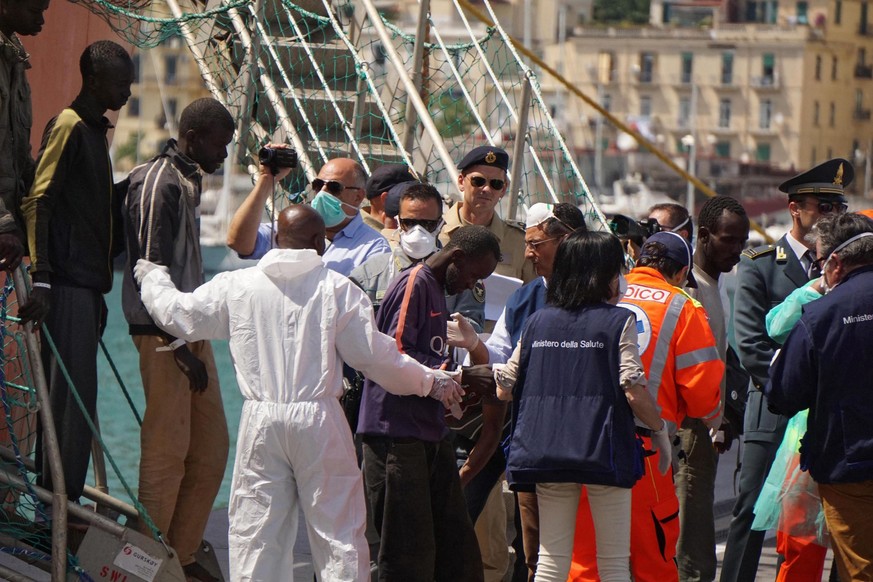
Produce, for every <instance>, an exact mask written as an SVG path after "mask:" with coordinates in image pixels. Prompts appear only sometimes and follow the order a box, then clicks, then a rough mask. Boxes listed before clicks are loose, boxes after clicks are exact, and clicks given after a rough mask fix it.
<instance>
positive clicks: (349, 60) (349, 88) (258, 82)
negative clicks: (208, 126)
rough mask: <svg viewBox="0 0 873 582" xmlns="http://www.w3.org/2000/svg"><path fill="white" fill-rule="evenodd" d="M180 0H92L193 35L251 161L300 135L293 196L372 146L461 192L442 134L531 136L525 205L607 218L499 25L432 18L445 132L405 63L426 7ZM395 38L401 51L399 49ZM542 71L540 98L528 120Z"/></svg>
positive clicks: (467, 141) (127, 19) (149, 41)
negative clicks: (415, 110) (413, 101)
mask: <svg viewBox="0 0 873 582" xmlns="http://www.w3.org/2000/svg"><path fill="white" fill-rule="evenodd" d="M166 2H167V3H165V2H164V0H161V1H160V2H149V1H147V0H140V1H139V2H131V3H124V2H111V1H107V0H85V1H84V2H83V4H84V5H86V6H87V7H88V8H89V9H90V10H92V11H93V12H95V13H98V14H100V15H101V16H102V17H103V18H104V19H105V20H106V21H107V22H108V23H109V24H110V25H111V26H112V27H113V28H114V29H115V30H116V31H117V32H118V34H119V35H120V36H122V37H123V38H124V39H126V40H127V41H129V42H130V43H132V44H133V45H135V46H138V47H143V48H148V47H154V46H156V45H158V44H160V43H162V42H166V41H168V40H169V39H171V38H173V37H178V36H181V37H182V38H183V39H184V40H185V41H186V42H187V43H188V46H189V48H190V50H191V52H192V54H193V57H194V58H195V59H196V60H197V62H198V64H199V65H200V68H201V72H202V73H203V77H204V80H205V82H206V84H207V87H209V89H210V90H211V91H212V93H213V95H215V96H216V98H218V99H220V100H221V101H222V102H223V103H225V104H226V105H227V106H228V108H229V109H231V111H232V113H233V114H234V115H235V117H236V118H237V120H238V122H239V135H238V139H237V144H238V146H239V149H238V152H237V155H238V161H239V162H241V163H243V164H247V165H250V164H253V163H254V162H255V161H256V153H257V151H258V149H259V148H260V146H262V145H263V144H265V143H267V142H268V141H275V140H283V141H288V142H290V143H292V144H293V145H295V146H296V149H297V150H298V154H299V157H300V166H299V169H298V170H296V171H295V172H294V173H292V175H291V176H289V178H288V180H287V181H286V183H285V184H284V185H283V190H284V192H283V195H285V196H287V197H288V198H289V199H291V200H292V201H295V200H299V199H300V197H299V196H298V195H297V193H299V192H301V191H304V190H305V186H306V184H307V182H308V180H309V179H311V178H312V177H313V175H314V172H315V171H317V169H318V168H319V167H320V166H321V164H322V163H323V162H324V161H325V160H327V159H330V158H332V157H337V156H350V157H353V158H355V159H358V160H359V161H360V162H361V163H362V165H363V166H364V167H365V169H366V170H367V171H368V172H371V171H372V170H373V169H374V168H376V167H377V166H379V165H381V164H385V163H407V164H410V165H412V166H413V167H414V168H416V170H417V171H418V173H419V174H420V175H421V176H422V177H423V178H424V179H426V180H428V181H429V182H431V183H433V184H435V185H436V186H438V187H439V188H440V189H441V190H442V191H443V192H445V193H446V194H449V193H451V192H452V191H453V190H454V188H453V185H452V184H451V181H452V180H451V172H449V171H448V170H447V168H446V164H445V163H444V161H443V159H441V157H440V156H439V155H438V153H437V149H436V146H435V141H442V142H443V143H444V144H445V146H446V149H447V151H448V154H449V156H450V158H451V159H452V160H454V162H457V161H458V160H460V158H461V157H463V155H464V154H465V153H466V152H467V151H469V150H470V149H471V148H473V147H475V146H477V145H486V144H489V145H499V146H501V147H503V148H504V149H506V150H507V151H508V152H510V153H512V151H513V147H514V144H515V140H516V139H525V140H526V147H525V150H524V151H525V154H524V160H523V164H522V165H523V171H522V172H521V175H520V178H519V181H518V183H516V184H515V188H514V191H517V192H518V193H519V196H520V199H519V202H520V204H519V213H518V216H517V218H522V217H523V212H524V208H525V206H526V205H530V204H532V203H534V202H538V201H568V202H575V203H577V204H579V205H580V207H581V208H582V209H583V210H584V211H585V212H586V213H587V214H588V215H589V216H588V217H589V223H590V224H594V223H597V222H600V221H601V219H602V215H601V214H600V213H599V212H598V211H597V210H596V207H595V205H594V204H593V202H592V198H591V194H590V192H589V190H588V187H587V185H586V184H585V181H584V179H583V178H582V176H581V174H580V172H579V170H578V166H577V165H576V160H575V159H574V156H573V154H572V153H571V152H570V151H569V150H568V149H567V147H566V146H565V144H564V143H563V139H562V138H561V135H560V133H559V132H558V130H557V129H556V127H555V124H554V121H553V120H552V118H551V115H550V111H549V105H548V104H547V103H545V102H544V100H543V97H542V95H541V93H540V92H539V82H538V79H537V77H536V75H534V74H532V73H530V72H529V69H528V68H527V66H526V65H525V64H524V63H523V61H522V60H521V58H520V56H519V55H518V54H517V53H516V51H515V49H514V48H513V46H512V45H511V43H510V42H509V38H508V37H507V36H506V35H505V34H504V32H503V31H502V29H501V28H500V26H499V24H498V25H496V26H490V27H489V26H485V25H484V24H482V22H480V21H478V20H474V19H471V17H470V16H469V15H467V14H465V13H464V12H463V10H462V8H461V7H460V5H458V4H454V5H452V6H454V10H455V13H454V14H453V15H451V16H450V17H449V19H448V20H446V18H445V16H444V15H443V16H441V19H440V20H433V19H431V20H428V22H427V26H426V27H425V28H424V31H425V38H426V39H427V41H428V42H427V43H426V45H425V50H424V58H423V61H422V63H421V65H420V69H419V70H418V72H419V73H420V75H421V79H422V82H421V85H420V86H421V90H420V95H421V97H422V100H423V102H424V103H425V104H426V106H427V109H428V111H429V112H430V119H432V120H433V123H434V125H435V126H436V129H437V131H438V134H439V135H438V137H436V138H435V137H434V136H433V135H431V134H428V133H427V132H425V131H424V130H423V126H422V123H421V119H420V118H419V117H418V116H414V117H409V116H407V107H411V105H410V104H409V100H408V99H407V92H406V90H405V87H404V85H403V83H402V82H401V79H400V76H399V74H398V70H401V69H402V70H404V71H406V72H407V73H409V74H410V75H412V74H413V72H414V69H416V68H417V67H416V66H415V63H414V60H413V54H414V46H415V40H416V32H415V31H416V26H415V22H416V20H417V10H418V8H417V6H412V7H409V6H408V5H406V3H400V2H398V3H392V4H389V5H386V4H379V6H380V10H381V11H380V21H381V22H380V23H381V24H383V25H384V26H385V27H386V28H387V32H388V35H387V37H385V36H380V34H379V30H378V27H377V26H376V25H375V24H374V22H373V21H372V20H371V19H369V18H368V17H367V12H366V10H365V7H364V6H363V5H362V4H360V3H359V2H339V3H338V2H330V1H329V0H305V1H304V2H302V3H293V2H290V1H288V0H246V1H230V2H215V1H213V2H210V3H208V4H202V3H199V2H193V1H192V0H166ZM485 6H486V7H488V8H490V7H489V6H488V3H487V2H485ZM386 38H387V39H388V40H389V41H390V44H391V46H393V48H394V49H395V51H396V54H397V56H398V59H397V60H396V61H394V60H393V59H392V58H390V57H389V52H390V51H389V50H388V49H387V47H386V43H385V42H384V41H385V39H386ZM528 80H529V82H530V83H531V85H532V87H533V91H532V92H531V93H530V103H531V107H530V109H529V113H528V123H527V125H526V127H524V128H521V129H520V126H519V123H520V118H521V115H520V114H521V111H522V109H523V107H522V105H523V104H522V103H521V100H522V96H523V94H524V90H523V87H524V84H525V83H526V82H528ZM410 121H411V123H410ZM410 133H411V137H410ZM404 144H405V145H407V146H410V144H411V147H408V148H406V149H405V148H404V147H403V145H404ZM503 210H504V212H505V211H506V205H504V207H503Z"/></svg>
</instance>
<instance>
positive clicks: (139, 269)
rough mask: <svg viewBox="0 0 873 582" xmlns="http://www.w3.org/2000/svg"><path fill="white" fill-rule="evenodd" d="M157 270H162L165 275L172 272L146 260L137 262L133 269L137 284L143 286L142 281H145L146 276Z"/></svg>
mask: <svg viewBox="0 0 873 582" xmlns="http://www.w3.org/2000/svg"><path fill="white" fill-rule="evenodd" d="M155 269H158V270H161V271H163V272H164V273H169V272H170V268H169V267H165V266H163V265H156V264H155V263H152V262H151V261H147V260H145V259H139V260H137V262H136V266H135V267H134V268H133V278H134V279H135V280H136V284H137V285H142V280H143V279H145V277H146V275H148V274H149V273H151V272H152V271H154V270H155Z"/></svg>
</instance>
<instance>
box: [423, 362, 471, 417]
mask: <svg viewBox="0 0 873 582" xmlns="http://www.w3.org/2000/svg"><path fill="white" fill-rule="evenodd" d="M433 373H434V378H433V385H432V386H431V388H430V392H429V393H428V396H430V397H431V398H433V399H434V400H439V401H440V402H442V403H443V406H445V407H446V408H448V409H451V410H452V412H453V413H454V412H455V409H456V408H457V409H458V410H460V404H461V399H462V398H463V397H464V389H463V388H461V385H460V384H458V383H457V382H455V379H454V378H453V377H452V376H450V375H449V374H447V373H445V372H443V371H441V370H434V371H433Z"/></svg>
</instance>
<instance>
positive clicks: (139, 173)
mask: <svg viewBox="0 0 873 582" xmlns="http://www.w3.org/2000/svg"><path fill="white" fill-rule="evenodd" d="M233 133H234V122H233V117H231V115H230V113H229V112H228V111H227V109H225V108H224V106H222V105H221V103H219V102H218V101H216V100H215V99H211V98H204V99H198V100H196V101H194V102H193V103H191V104H190V105H188V107H186V108H185V110H184V111H182V116H181V118H180V121H179V139H178V141H177V140H174V139H170V140H169V141H168V142H167V144H166V146H164V150H163V151H162V152H161V153H160V154H159V155H158V156H156V157H155V158H153V159H152V160H150V161H148V162H146V163H145V164H143V165H141V166H138V167H136V168H134V170H133V171H132V172H131V174H130V177H129V181H130V185H129V187H128V191H127V197H126V198H125V201H124V212H123V214H124V223H125V224H124V226H125V239H126V244H127V257H128V265H127V267H128V268H127V270H126V272H125V276H124V283H123V289H122V306H123V308H124V316H125V318H126V319H127V322H128V325H129V328H130V335H131V336H132V337H133V343H134V344H135V345H136V348H137V350H138V351H139V358H140V360H139V361H140V371H141V373H142V383H143V390H144V392H145V397H146V410H145V417H144V418H143V423H142V433H141V437H140V439H141V446H142V456H141V458H140V470H139V499H140V501H141V502H142V504H143V505H144V506H145V508H146V510H147V511H148V513H149V516H150V517H151V518H152V520H153V521H154V523H155V525H156V526H157V528H158V529H159V530H160V531H162V532H164V533H165V534H166V536H167V538H168V542H169V543H170V544H171V545H172V546H173V547H174V548H175V549H176V551H177V552H178V553H179V560H180V562H181V563H182V567H183V569H184V570H185V574H186V576H187V577H188V579H189V580H191V579H194V580H215V578H214V577H213V576H212V575H210V574H209V573H208V572H207V571H206V570H205V569H204V568H203V567H202V566H201V565H200V564H198V563H197V562H196V561H195V558H194V554H195V552H196V551H197V550H198V548H199V547H200V545H201V541H202V539H203V531H204V530H205V528H206V521H207V519H208V518H209V513H210V511H211V510H212V503H213V501H214V500H215V496H216V495H217V494H218V489H219V486H220V485H221V479H222V477H223V475H224V467H225V464H226V463H227V451H228V435H227V421H226V420H225V417H224V407H223V405H222V402H221V392H220V390H219V386H218V374H217V372H216V369H215V361H214V358H213V355H212V347H211V345H210V343H209V342H208V341H198V342H190V343H187V342H185V340H183V339H176V338H175V337H173V336H172V335H170V334H168V333H166V332H164V331H162V330H161V329H160V328H158V327H157V326H156V325H155V322H154V321H153V320H152V318H151V317H150V316H149V314H148V312H147V311H146V309H145V307H144V306H143V304H142V301H141V300H140V293H139V287H138V286H137V285H136V283H135V282H134V280H133V277H132V274H131V273H132V268H133V265H134V264H135V263H136V261H137V259H140V258H142V259H145V260H147V261H150V262H152V263H155V264H158V265H161V266H164V267H167V268H168V269H169V274H170V278H171V279H172V281H173V283H174V285H175V286H176V287H177V288H179V289H180V290H182V291H187V292H190V291H193V290H194V289H196V288H197V287H199V286H200V285H202V284H203V283H204V278H203V263H202V258H201V254H200V232H199V231H200V229H199V225H198V223H197V206H198V205H199V204H200V191H201V177H202V175H203V174H204V173H206V174H211V173H213V172H215V171H216V170H217V169H218V168H219V167H220V166H221V164H222V162H223V161H224V159H225V158H226V157H227V144H229V143H230V141H231V139H232V138H233ZM261 169H262V174H264V173H268V172H269V170H267V169H266V168H265V167H263V166H262V168H261ZM286 173H287V171H286ZM260 182H264V180H261V181H260ZM256 188H257V186H256ZM141 529H143V530H144V531H145V530H146V528H145V524H141Z"/></svg>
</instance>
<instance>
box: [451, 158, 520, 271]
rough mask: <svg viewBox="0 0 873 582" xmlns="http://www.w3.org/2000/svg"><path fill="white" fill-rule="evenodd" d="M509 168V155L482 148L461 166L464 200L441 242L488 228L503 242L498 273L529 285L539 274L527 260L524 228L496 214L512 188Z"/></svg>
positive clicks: (463, 161) (461, 188) (453, 210)
mask: <svg viewBox="0 0 873 582" xmlns="http://www.w3.org/2000/svg"><path fill="white" fill-rule="evenodd" d="M508 166H509V154H507V153H506V151H505V150H503V149H501V148H498V147H493V146H479V147H477V148H474V149H473V150H471V151H470V153H468V154H467V155H466V156H464V158H463V159H462V160H461V162H460V163H459V164H458V169H459V170H460V171H461V173H460V175H459V176H458V188H459V189H460V190H461V192H462V193H463V195H464V198H463V200H462V201H461V202H458V203H457V204H455V205H454V206H452V207H451V208H449V209H448V210H447V211H446V213H445V215H444V216H443V219H444V220H445V221H446V224H445V226H444V227H443V230H442V232H441V233H440V240H441V241H442V242H443V244H446V243H447V242H448V241H449V237H451V235H452V233H453V232H455V231H456V230H457V229H459V228H460V227H462V226H465V225H469V224H478V225H480V226H484V227H486V228H487V229H488V230H490V231H491V232H492V233H493V234H494V235H495V236H496V237H497V240H499V241H500V252H501V253H503V256H502V258H501V259H500V264H498V265H497V269H496V270H495V271H494V272H495V273H497V274H499V275H504V276H507V277H515V278H516V279H521V280H522V281H524V282H525V283H527V282H528V281H531V280H533V279H534V277H536V273H535V272H534V268H533V264H532V263H531V262H530V261H528V260H526V258H525V254H524V228H523V227H522V226H521V225H520V224H518V223H516V222H513V221H508V220H503V219H502V218H500V216H498V215H497V213H496V212H495V208H496V207H497V204H498V203H499V202H500V200H501V199H502V198H503V196H504V195H505V194H506V192H507V190H508V187H509V182H508V180H507V176H506V170H507V168H508Z"/></svg>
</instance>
